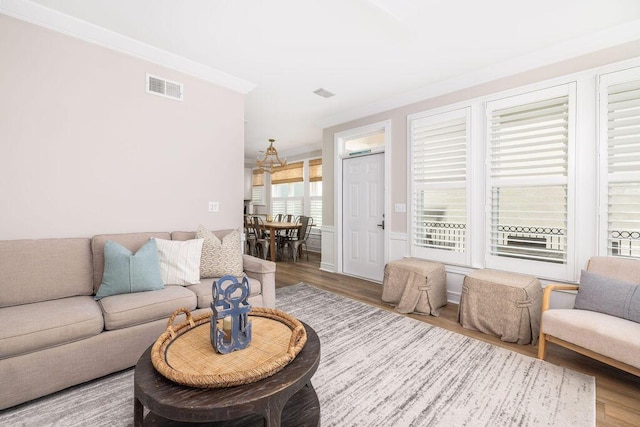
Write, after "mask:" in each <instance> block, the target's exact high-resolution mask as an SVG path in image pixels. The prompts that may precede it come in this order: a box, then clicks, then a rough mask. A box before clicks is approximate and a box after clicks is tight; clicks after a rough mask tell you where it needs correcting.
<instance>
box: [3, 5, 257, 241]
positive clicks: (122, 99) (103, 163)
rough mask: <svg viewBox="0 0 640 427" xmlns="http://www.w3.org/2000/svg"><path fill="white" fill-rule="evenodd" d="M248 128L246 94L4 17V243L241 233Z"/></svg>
mask: <svg viewBox="0 0 640 427" xmlns="http://www.w3.org/2000/svg"><path fill="white" fill-rule="evenodd" d="M146 73H150V74H154V75H157V76H160V77H164V78H167V79H169V80H173V81H177V82H181V83H184V101H183V102H179V101H174V100H170V99H165V98H163V97H160V96H155V95H150V94H147V93H146V91H145V74H146ZM243 119H244V96H243V95H241V94H238V93H236V92H233V91H231V90H228V89H224V88H222V87H219V86H216V85H214V84H212V83H208V82H205V81H203V80H199V79H196V78H193V77H190V76H187V75H185V74H181V73H178V72H175V71H172V70H170V69H166V68H163V67H161V66H158V65H156V64H152V63H149V62H146V61H142V60H139V59H136V58H134V57H132V56H128V55H125V54H121V53H119V52H116V51H114V50H110V49H107V48H103V47H100V46H98V45H95V44H90V43H87V42H84V41H81V40H78V39H75V38H72V37H69V36H66V35H64V34H61V33H57V32H54V31H50V30H48V29H45V28H42V27H39V26H36V25H32V24H30V23H26V22H23V21H20V20H16V19H14V18H11V17H8V16H6V15H2V14H0V239H19V238H42V237H72V236H73V237H75V236H78V237H81V236H91V235H93V234H97V233H107V232H132V231H160V230H167V231H171V230H194V229H195V228H197V226H198V224H204V225H206V226H208V227H210V228H214V229H219V228H235V227H239V226H240V225H241V224H242V217H241V212H242V203H243V202H242V199H243V162H244V158H243V157H244V134H243V127H244V126H243ZM208 201H218V202H220V212H218V213H209V212H207V204H208Z"/></svg>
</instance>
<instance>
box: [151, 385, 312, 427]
mask: <svg viewBox="0 0 640 427" xmlns="http://www.w3.org/2000/svg"><path fill="white" fill-rule="evenodd" d="M143 425H145V426H163V427H177V426H190V427H204V426H207V427H240V426H242V427H263V426H264V425H267V424H266V423H265V419H264V417H263V416H261V415H258V414H256V415H249V416H246V417H242V418H237V419H235V420H228V421H218V422H212V423H185V422H180V421H173V420H169V419H167V418H163V417H161V416H159V415H157V414H154V413H153V412H149V414H147V416H146V417H144V424H143ZM280 426H282V427H319V426H320V401H319V400H318V395H317V394H316V391H315V389H314V388H313V386H312V385H311V383H309V384H307V385H305V386H304V387H302V388H301V389H300V390H299V391H298V392H296V393H295V394H294V395H293V396H292V397H291V398H290V399H289V401H288V402H287V403H286V404H285V405H284V408H283V409H282V415H281V418H280Z"/></svg>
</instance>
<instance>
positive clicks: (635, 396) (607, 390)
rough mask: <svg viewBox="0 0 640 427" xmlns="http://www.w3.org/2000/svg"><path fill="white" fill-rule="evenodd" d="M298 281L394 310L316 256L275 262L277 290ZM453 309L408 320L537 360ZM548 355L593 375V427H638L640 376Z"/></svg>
mask: <svg viewBox="0 0 640 427" xmlns="http://www.w3.org/2000/svg"><path fill="white" fill-rule="evenodd" d="M300 282H305V283H308V284H311V285H314V286H316V287H318V288H321V289H325V290H327V291H331V292H335V293H337V294H340V295H344V296H347V297H350V298H353V299H355V300H358V301H361V302H365V303H368V304H371V305H374V306H377V307H379V308H382V309H385V310H393V308H390V307H389V306H387V305H384V304H382V302H381V299H380V298H381V296H382V285H380V284H377V283H373V282H369V281H367V280H362V279H358V278H355V277H350V276H344V275H341V274H335V273H328V272H325V271H321V270H320V256H319V255H318V254H313V253H312V254H310V256H309V261H307V260H306V259H302V260H299V261H298V262H296V263H293V262H286V261H285V262H278V263H277V269H276V288H281V287H285V286H290V285H294V284H296V283H300ZM457 310H458V306H457V305H455V304H448V305H447V306H446V307H445V308H444V310H443V311H442V314H441V315H440V317H432V316H418V315H410V317H412V318H414V319H418V320H421V321H423V322H426V323H430V324H432V325H435V326H439V327H441V328H445V329H448V330H450V331H454V332H457V333H460V334H463V335H466V336H470V337H474V338H477V339H479V340H482V341H486V342H489V343H491V344H495V345H498V346H501V347H504V348H508V349H510V350H512V351H517V352H518V353H522V354H525V355H527V356H531V357H536V355H537V347H533V346H531V345H517V344H513V343H505V342H502V341H500V339H498V338H496V337H493V336H489V335H486V334H483V333H480V332H477V331H470V330H467V329H464V328H462V326H460V325H459V324H458V323H457V321H456V317H457ZM547 354H548V355H547V361H549V362H551V363H555V364H556V365H559V366H563V367H566V368H569V369H573V370H575V371H578V372H582V373H585V374H588V375H592V376H594V377H596V422H597V426H599V427H613V426H616V427H627V426H640V378H639V377H636V376H634V375H631V374H628V373H626V372H624V371H620V370H618V369H615V368H612V367H610V366H608V365H605V364H603V363H600V362H598V361H595V360H592V359H590V358H588V357H586V356H582V355H580V354H578V353H575V352H572V351H570V350H567V349H565V348H563V347H560V346H556V345H554V344H551V343H549V344H548V351H547ZM639 356H640V355H639Z"/></svg>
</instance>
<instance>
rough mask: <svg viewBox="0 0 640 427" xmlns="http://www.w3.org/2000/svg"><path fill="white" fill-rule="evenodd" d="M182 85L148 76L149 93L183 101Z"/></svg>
mask: <svg viewBox="0 0 640 427" xmlns="http://www.w3.org/2000/svg"><path fill="white" fill-rule="evenodd" d="M182 86H183V85H182V83H176V82H172V81H170V80H166V79H163V78H161V77H156V76H152V75H151V74H147V93H152V94H154V95H160V96H164V97H165V98H171V99H176V100H178V101H182Z"/></svg>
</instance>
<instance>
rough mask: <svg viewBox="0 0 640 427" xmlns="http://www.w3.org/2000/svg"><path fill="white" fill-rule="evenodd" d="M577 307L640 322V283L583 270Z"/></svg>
mask: <svg viewBox="0 0 640 427" xmlns="http://www.w3.org/2000/svg"><path fill="white" fill-rule="evenodd" d="M575 308H577V309H581V310H591V311H598V312H600V313H605V314H610V315H612V316H616V317H621V318H623V319H627V320H632V321H634V322H639V323H640V285H637V284H634V283H628V282H624V281H622V280H618V279H614V278H611V277H606V276H601V275H599V274H595V273H591V272H588V271H584V270H583V271H582V273H581V274H580V287H579V288H578V294H577V295H576V301H575Z"/></svg>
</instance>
